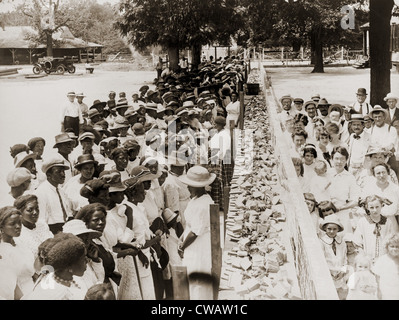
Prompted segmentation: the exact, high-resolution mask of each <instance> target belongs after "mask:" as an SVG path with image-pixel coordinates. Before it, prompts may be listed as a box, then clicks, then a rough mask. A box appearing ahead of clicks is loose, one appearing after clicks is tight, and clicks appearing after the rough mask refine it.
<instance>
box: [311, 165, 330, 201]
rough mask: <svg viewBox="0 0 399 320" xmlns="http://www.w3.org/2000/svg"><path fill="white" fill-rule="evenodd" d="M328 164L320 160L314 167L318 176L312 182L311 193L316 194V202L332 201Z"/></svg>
mask: <svg viewBox="0 0 399 320" xmlns="http://www.w3.org/2000/svg"><path fill="white" fill-rule="evenodd" d="M327 168H328V165H327V162H326V161H325V160H318V161H316V163H315V165H314V171H315V173H316V175H315V176H314V178H313V179H312V180H311V181H310V192H311V193H313V194H314V196H315V198H316V201H318V202H320V201H325V200H328V201H329V200H331V197H330V193H329V189H328V188H329V187H330V185H331V181H330V177H329V175H328V172H327Z"/></svg>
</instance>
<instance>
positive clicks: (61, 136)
mask: <svg viewBox="0 0 399 320" xmlns="http://www.w3.org/2000/svg"><path fill="white" fill-rule="evenodd" d="M71 141H73V139H72V138H71V137H70V136H69V135H68V134H67V133H61V134H58V135H56V136H55V144H54V146H53V148H56V147H57V145H59V144H60V143H64V142H71Z"/></svg>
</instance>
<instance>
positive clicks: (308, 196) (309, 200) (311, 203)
mask: <svg viewBox="0 0 399 320" xmlns="http://www.w3.org/2000/svg"><path fill="white" fill-rule="evenodd" d="M303 196H304V198H305V202H306V205H307V206H308V210H309V213H310V217H311V218H312V221H313V224H314V226H315V231H316V232H318V231H319V220H320V213H319V208H318V203H317V201H316V199H315V197H314V195H313V193H304V194H303Z"/></svg>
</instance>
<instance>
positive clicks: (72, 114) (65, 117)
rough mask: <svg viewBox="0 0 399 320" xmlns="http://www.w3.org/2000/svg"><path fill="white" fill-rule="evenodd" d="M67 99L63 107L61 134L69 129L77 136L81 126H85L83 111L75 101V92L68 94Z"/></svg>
mask: <svg viewBox="0 0 399 320" xmlns="http://www.w3.org/2000/svg"><path fill="white" fill-rule="evenodd" d="M67 97H68V101H67V102H66V103H64V104H63V105H62V106H61V113H60V122H61V132H64V131H65V130H66V129H67V128H72V129H73V132H74V133H75V135H79V128H80V125H82V124H84V119H83V116H82V111H81V110H80V107H79V105H78V103H77V102H76V101H75V97H76V94H75V92H73V91H71V92H68V94H67Z"/></svg>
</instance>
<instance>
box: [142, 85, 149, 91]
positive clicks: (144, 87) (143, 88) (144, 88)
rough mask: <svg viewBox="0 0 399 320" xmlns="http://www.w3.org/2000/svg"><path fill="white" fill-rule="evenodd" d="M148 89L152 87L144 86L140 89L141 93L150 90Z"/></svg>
mask: <svg viewBox="0 0 399 320" xmlns="http://www.w3.org/2000/svg"><path fill="white" fill-rule="evenodd" d="M148 89H150V87H149V86H147V85H144V86H141V87H140V89H139V91H144V90H148Z"/></svg>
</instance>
